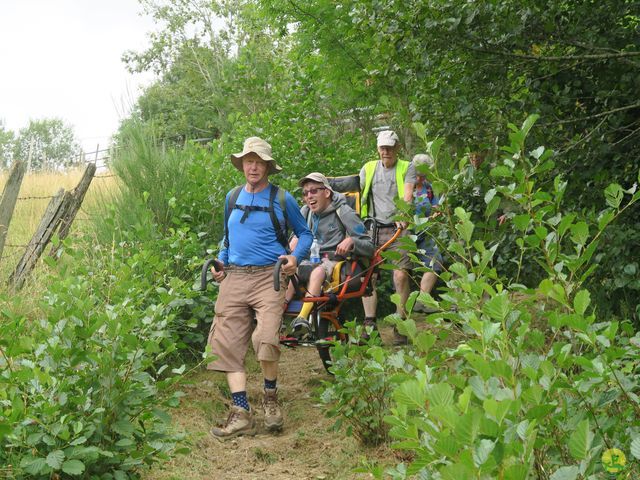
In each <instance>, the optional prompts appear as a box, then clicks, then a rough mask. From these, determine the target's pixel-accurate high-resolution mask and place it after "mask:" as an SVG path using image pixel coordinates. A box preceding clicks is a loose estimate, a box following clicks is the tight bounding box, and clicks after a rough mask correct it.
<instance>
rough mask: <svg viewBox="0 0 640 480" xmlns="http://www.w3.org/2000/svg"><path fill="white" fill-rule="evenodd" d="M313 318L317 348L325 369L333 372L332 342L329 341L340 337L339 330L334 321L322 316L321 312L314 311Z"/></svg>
mask: <svg viewBox="0 0 640 480" xmlns="http://www.w3.org/2000/svg"><path fill="white" fill-rule="evenodd" d="M312 318H313V322H314V327H315V329H316V332H317V335H316V337H317V339H316V348H317V349H318V355H320V360H322V365H324V368H325V370H326V371H327V372H328V373H331V372H330V371H329V367H330V366H331V365H333V361H332V360H331V343H329V342H332V341H334V340H336V339H338V338H340V337H339V336H338V330H337V329H336V327H335V325H334V324H333V322H331V321H330V320H328V319H326V318H322V316H321V315H320V312H314V313H313V317H312Z"/></svg>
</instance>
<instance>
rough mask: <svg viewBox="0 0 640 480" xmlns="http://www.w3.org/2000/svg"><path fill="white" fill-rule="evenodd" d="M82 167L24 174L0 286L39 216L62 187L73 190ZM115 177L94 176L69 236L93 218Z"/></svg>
mask: <svg viewBox="0 0 640 480" xmlns="http://www.w3.org/2000/svg"><path fill="white" fill-rule="evenodd" d="M83 172H84V168H76V169H72V170H66V171H63V172H30V173H28V174H27V175H25V177H24V179H23V181H22V185H21V187H20V193H19V195H18V198H19V200H18V202H17V203H16V208H15V210H14V213H13V218H12V220H11V224H10V225H9V230H8V233H7V239H6V245H5V249H4V252H3V258H2V259H0V284H1V283H3V281H4V280H6V279H7V278H8V277H9V275H10V274H11V272H12V271H13V269H14V268H15V266H16V264H17V262H18V261H19V259H20V257H21V256H22V254H23V253H24V250H25V245H27V244H28V243H29V241H30V240H31V238H32V237H33V234H34V233H35V232H36V230H37V228H38V226H39V224H40V221H41V219H42V215H43V214H44V212H45V210H46V208H47V205H49V202H50V201H51V198H50V197H51V196H53V195H55V194H56V193H57V192H58V191H59V190H60V189H61V188H62V189H64V190H65V191H69V190H72V189H73V188H75V187H76V185H77V184H78V182H79V181H80V178H81V177H82V174H83ZM8 176H9V173H8V172H6V171H4V172H0V190H2V189H4V186H5V183H6V181H7V179H8ZM116 186H117V180H116V177H114V176H111V175H110V174H109V171H107V170H103V171H100V172H98V173H97V175H96V178H94V179H93V181H92V182H91V185H90V186H89V190H88V191H87V194H86V196H85V200H84V203H83V205H82V208H81V210H80V211H79V212H78V215H77V216H76V220H75V222H74V225H73V227H72V230H71V235H74V234H76V233H77V232H79V231H82V230H83V228H84V225H85V224H86V222H87V220H89V219H90V217H91V216H92V215H93V213H92V212H93V210H94V209H95V207H96V206H97V205H102V204H104V202H105V199H106V198H109V197H110V196H111V195H112V193H113V191H114V189H116Z"/></svg>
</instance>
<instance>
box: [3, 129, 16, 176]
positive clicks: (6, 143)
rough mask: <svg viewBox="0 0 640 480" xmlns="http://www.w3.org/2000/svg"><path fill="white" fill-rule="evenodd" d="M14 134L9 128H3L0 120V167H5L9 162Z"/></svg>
mask: <svg viewBox="0 0 640 480" xmlns="http://www.w3.org/2000/svg"><path fill="white" fill-rule="evenodd" d="M13 143H14V135H13V132H12V131H11V130H5V128H4V124H3V123H2V122H0V168H7V167H8V166H9V165H10V164H11V159H12V152H13Z"/></svg>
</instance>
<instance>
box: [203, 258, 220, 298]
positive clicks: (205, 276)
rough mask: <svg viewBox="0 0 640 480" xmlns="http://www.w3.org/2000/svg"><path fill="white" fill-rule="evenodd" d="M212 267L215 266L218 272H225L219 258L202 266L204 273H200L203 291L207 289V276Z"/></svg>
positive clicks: (212, 259) (211, 259)
mask: <svg viewBox="0 0 640 480" xmlns="http://www.w3.org/2000/svg"><path fill="white" fill-rule="evenodd" d="M211 265H213V269H214V270H215V271H216V272H221V271H222V270H224V266H223V265H222V263H221V262H220V261H219V260H218V259H217V258H210V259H209V260H207V261H206V262H205V263H204V265H203V266H202V272H201V273H200V290H202V291H204V290H206V289H207V280H208V279H207V274H208V273H209V267H211Z"/></svg>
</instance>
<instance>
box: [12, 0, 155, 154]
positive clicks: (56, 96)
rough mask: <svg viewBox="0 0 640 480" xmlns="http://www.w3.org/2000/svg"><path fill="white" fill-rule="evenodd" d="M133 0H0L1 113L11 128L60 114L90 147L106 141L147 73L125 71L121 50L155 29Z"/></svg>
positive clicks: (141, 42) (142, 42)
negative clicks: (133, 73) (31, 120)
mask: <svg viewBox="0 0 640 480" xmlns="http://www.w3.org/2000/svg"><path fill="white" fill-rule="evenodd" d="M139 12H141V7H140V6H139V4H138V2H137V1H136V0H109V1H103V0H56V1H52V0H0V62H1V63H0V65H2V69H1V73H0V119H1V120H3V121H4V123H5V126H6V128H8V129H10V130H14V131H16V132H17V131H18V130H19V129H20V128H23V127H26V126H27V124H28V122H29V119H41V118H51V117H59V118H62V119H63V120H64V121H65V122H67V123H69V124H71V125H72V126H73V127H74V130H75V132H76V135H77V137H78V138H79V139H80V141H81V143H82V145H83V147H84V148H85V149H86V150H88V151H90V150H93V149H95V147H96V145H97V144H98V143H99V144H100V145H101V148H102V147H104V146H106V145H107V142H108V137H109V136H111V135H112V134H113V133H114V132H115V131H116V129H117V127H118V124H119V120H120V119H121V118H123V117H125V116H126V115H128V113H129V110H130V108H131V106H132V105H133V103H134V102H135V99H136V98H137V96H138V95H139V92H140V86H141V85H145V84H148V83H149V82H150V81H151V80H152V77H151V75H146V74H145V75H140V74H136V75H132V74H129V73H128V72H127V71H126V69H125V66H124V64H123V63H122V61H121V56H122V54H123V53H124V52H125V51H126V50H142V49H144V48H145V46H146V45H147V39H146V34H147V33H148V32H150V31H152V30H153V29H154V26H153V22H152V20H151V19H150V18H148V17H141V16H140V15H139V14H138V13H139Z"/></svg>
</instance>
